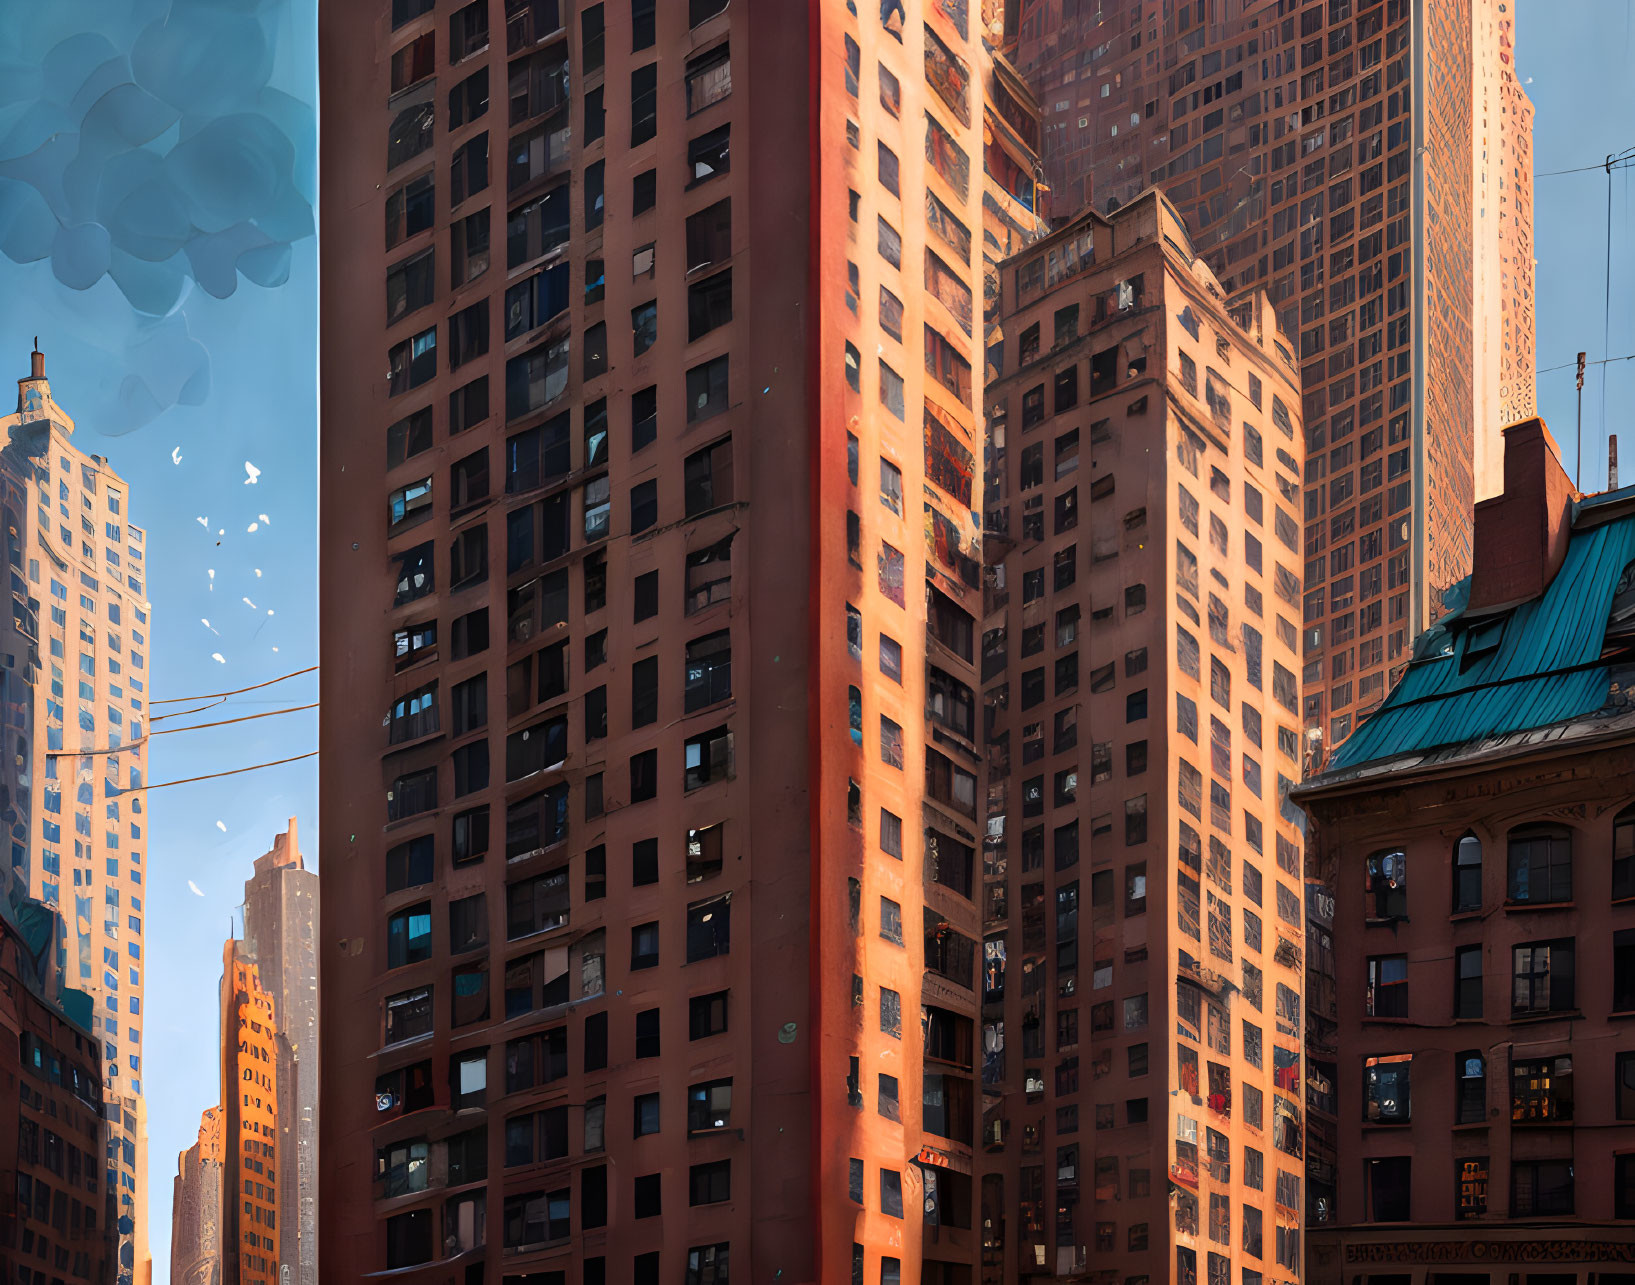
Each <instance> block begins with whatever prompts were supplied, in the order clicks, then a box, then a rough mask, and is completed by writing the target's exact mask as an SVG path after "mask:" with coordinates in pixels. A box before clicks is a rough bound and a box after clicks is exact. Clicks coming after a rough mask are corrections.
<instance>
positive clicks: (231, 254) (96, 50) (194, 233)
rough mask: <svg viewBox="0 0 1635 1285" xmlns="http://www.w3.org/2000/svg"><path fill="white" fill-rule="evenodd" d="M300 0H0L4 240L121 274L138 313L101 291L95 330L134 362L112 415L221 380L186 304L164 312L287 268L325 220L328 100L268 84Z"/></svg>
mask: <svg viewBox="0 0 1635 1285" xmlns="http://www.w3.org/2000/svg"><path fill="white" fill-rule="evenodd" d="M289 3H290V0H46V2H45V3H24V2H23V0H0V11H4V20H5V25H6V31H7V40H6V46H7V47H6V50H5V59H6V61H5V62H4V63H0V255H3V256H4V257H5V258H7V259H10V260H11V261H13V262H14V263H18V264H29V263H38V262H40V261H41V260H48V261H49V266H50V274H51V279H53V280H54V281H55V282H56V283H57V284H58V285H60V286H62V287H65V288H66V289H68V290H71V291H78V292H88V291H92V290H93V287H96V286H98V285H99V283H102V282H104V280H106V281H107V282H109V283H111V284H112V285H113V286H115V287H116V288H117V290H118V294H119V296H121V297H122V298H123V299H124V301H125V304H126V305H127V306H128V312H127V314H126V315H125V316H124V317H123V318H122V319H121V318H117V317H116V316H114V315H112V314H111V313H110V306H111V300H110V299H109V298H107V297H106V296H104V295H103V294H102V293H101V292H96V306H95V308H94V310H93V311H94V312H95V314H96V315H97V317H98V321H99V326H98V329H99V330H100V332H101V333H100V334H99V335H98V336H97V337H96V338H95V339H94V340H92V341H91V342H93V343H94V344H95V345H96V346H98V347H101V348H105V349H107V350H108V351H109V352H110V355H114V356H116V358H117V359H121V360H126V361H129V362H130V363H132V364H131V365H130V366H129V367H127V368H126V370H125V372H124V374H123V376H122V383H121V386H120V390H119V393H118V408H119V414H118V416H117V420H116V424H117V426H116V427H113V429H112V431H115V432H118V431H129V429H130V428H132V427H135V426H137V425H139V424H141V423H145V422H148V421H149V420H151V419H152V418H153V417H154V416H156V415H157V414H159V413H161V412H162V411H164V410H165V409H166V408H167V407H169V406H171V405H174V404H177V403H178V402H182V403H186V402H188V401H190V400H195V399H197V398H200V397H202V396H203V392H204V390H206V389H208V386H209V356H208V353H206V351H205V349H204V348H203V347H202V346H201V345H200V344H199V342H198V341H197V340H196V339H194V338H192V337H191V336H190V335H188V332H187V325H186V320H185V318H179V319H176V320H177V321H178V325H179V330H178V329H177V327H174V326H168V325H158V324H156V321H157V319H165V318H173V315H174V314H176V313H177V311H178V310H179V309H180V308H181V307H182V306H183V304H184V301H185V300H186V299H187V298H188V295H189V292H190V291H191V290H192V288H193V287H194V286H195V285H196V286H198V287H199V289H201V290H202V291H203V292H204V293H205V294H207V295H209V296H212V297H213V298H216V299H226V298H228V297H230V296H232V295H233V294H234V293H235V292H236V291H237V289H238V287H239V283H240V281H241V280H243V281H249V282H251V283H252V284H253V285H255V286H259V287H263V288H276V287H278V286H280V285H282V284H284V282H285V281H286V280H287V279H288V277H289V271H290V261H291V246H292V244H293V243H294V242H296V241H299V240H302V239H303V238H306V237H309V236H311V235H312V234H313V231H314V226H315V225H314V220H313V211H312V204H313V197H314V195H315V185H316V170H317V156H316V145H317V122H316V114H315V112H314V111H313V109H312V107H311V106H310V105H309V104H307V103H304V102H302V101H300V100H299V99H297V98H295V97H292V96H291V95H290V94H288V93H285V92H284V91H282V90H280V89H278V88H276V87H274V86H273V84H272V80H273V72H274V65H275V62H276V55H277V36H278V32H279V30H280V26H281V24H282V23H283V22H285V21H286V20H287V17H288V9H289ZM31 280H33V281H35V282H40V281H41V280H43V279H42V278H40V277H34V278H31ZM87 302H90V301H89V300H87ZM74 311H75V312H83V309H75V310H74ZM172 361H174V362H176V363H177V366H176V368H175V370H173V371H170V372H168V373H162V368H163V366H164V364H165V363H167V362H172Z"/></svg>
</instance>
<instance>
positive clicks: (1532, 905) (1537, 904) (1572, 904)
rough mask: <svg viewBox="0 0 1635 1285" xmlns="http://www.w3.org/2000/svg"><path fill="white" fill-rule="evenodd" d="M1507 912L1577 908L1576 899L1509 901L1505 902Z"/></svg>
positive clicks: (1522, 912)
mask: <svg viewBox="0 0 1635 1285" xmlns="http://www.w3.org/2000/svg"><path fill="white" fill-rule="evenodd" d="M1504 909H1505V913H1507V914H1509V913H1511V912H1519V913H1521V914H1526V913H1527V912H1528V911H1532V910H1577V909H1578V903H1577V902H1576V901H1507V902H1505V903H1504Z"/></svg>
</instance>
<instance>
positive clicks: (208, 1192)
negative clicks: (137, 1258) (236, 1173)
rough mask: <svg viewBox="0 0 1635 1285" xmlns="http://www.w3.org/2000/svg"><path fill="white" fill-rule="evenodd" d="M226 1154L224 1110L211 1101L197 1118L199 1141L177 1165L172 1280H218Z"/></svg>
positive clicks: (187, 1283) (209, 1283)
mask: <svg viewBox="0 0 1635 1285" xmlns="http://www.w3.org/2000/svg"><path fill="white" fill-rule="evenodd" d="M224 1159H225V1152H224V1148H223V1146H222V1109H221V1107H219V1106H214V1107H210V1108H209V1109H208V1110H206V1111H205V1113H204V1115H203V1117H202V1118H201V1119H200V1120H199V1140H198V1141H197V1142H195V1143H194V1144H193V1145H192V1146H191V1147H189V1148H188V1149H187V1150H186V1151H184V1152H182V1154H181V1156H180V1157H179V1158H178V1160H177V1164H176V1182H175V1189H174V1193H173V1204H172V1206H171V1219H170V1285H221V1256H222V1199H223V1191H224V1181H225V1180H224V1178H223V1176H222V1162H223V1160H224ZM235 1194H236V1193H235Z"/></svg>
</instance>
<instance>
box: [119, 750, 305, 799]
mask: <svg viewBox="0 0 1635 1285" xmlns="http://www.w3.org/2000/svg"><path fill="white" fill-rule="evenodd" d="M317 757H318V751H317V750H312V751H310V752H309V753H306V754H296V755H293V756H292V757H290V758H287V759H273V760H272V761H271V762H268V763H252V764H250V766H249V767H233V768H228V769H227V770H226V771H225V772H207V773H205V775H203V776H188V777H183V778H182V779H181V780H179V781H160V782H158V783H156V784H154V785H147V786H143V787H142V788H143V789H145V790H165V789H169V788H170V787H171V786H173V785H193V784H194V783H196V782H198V781H214V780H216V779H218V778H219V777H223V776H241V775H243V774H244V773H245V772H259V771H260V770H261V769H262V768H266V767H282V766H283V765H284V764H286V763H299V762H300V761H301V760H302V759H310V758H317Z"/></svg>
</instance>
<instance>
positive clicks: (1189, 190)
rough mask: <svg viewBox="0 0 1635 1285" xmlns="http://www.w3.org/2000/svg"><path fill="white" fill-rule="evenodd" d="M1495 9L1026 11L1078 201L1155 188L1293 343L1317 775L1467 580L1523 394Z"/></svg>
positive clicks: (1029, 7) (1310, 747) (1482, 5)
mask: <svg viewBox="0 0 1635 1285" xmlns="http://www.w3.org/2000/svg"><path fill="white" fill-rule="evenodd" d="M1507 8H1513V6H1507V5H1505V4H1503V3H1501V0H1422V2H1421V3H1410V0H1304V2H1302V0H1201V2H1200V3H1197V4H1184V5H1167V4H1165V5H1160V4H1157V3H1146V4H1140V5H1105V6H1093V5H1080V4H1071V3H1067V2H1066V0H1020V2H1019V8H1018V11H1017V25H1018V44H1017V53H1016V62H1017V64H1018V66H1019V67H1020V68H1021V69H1022V71H1023V72H1024V74H1026V75H1027V76H1028V77H1029V79H1030V81H1031V83H1032V84H1033V86H1034V90H1035V92H1036V93H1037V94H1038V97H1039V101H1040V104H1041V107H1042V110H1043V112H1044V130H1043V138H1044V141H1043V149H1042V150H1043V155H1044V159H1045V169H1046V176H1047V180H1048V181H1049V182H1050V183H1051V185H1052V187H1053V188H1054V189H1055V191H1056V193H1057V197H1058V200H1059V201H1061V202H1062V204H1063V206H1064V208H1075V203H1076V202H1078V201H1087V202H1093V203H1094V205H1095V208H1096V209H1098V210H1102V211H1105V210H1107V209H1110V208H1114V207H1116V206H1117V205H1119V204H1123V203H1125V202H1128V201H1129V200H1131V199H1132V198H1133V197H1134V196H1135V194H1136V193H1138V192H1140V191H1141V190H1143V189H1144V188H1145V187H1147V186H1148V185H1149V184H1163V185H1164V190H1165V192H1166V193H1167V194H1168V195H1169V197H1170V199H1171V200H1173V201H1174V203H1175V205H1176V207H1177V208H1178V209H1179V210H1180V211H1181V213H1182V215H1183V216H1184V218H1185V219H1186V222H1187V226H1188V229H1189V231H1190V232H1191V234H1192V237H1193V243H1194V244H1195V245H1196V246H1198V248H1199V252H1200V253H1201V254H1202V255H1203V256H1204V257H1205V258H1206V259H1207V260H1208V262H1209V263H1210V265H1211V267H1212V268H1214V270H1215V272H1216V275H1217V276H1218V277H1219V278H1220V281H1221V284H1222V288H1223V289H1224V290H1225V291H1226V292H1227V294H1228V295H1236V294H1237V293H1238V292H1240V291H1243V290H1245V289H1247V288H1250V287H1252V286H1253V287H1261V288H1264V289H1265V290H1266V291H1267V292H1268V293H1269V294H1270V296H1271V299H1272V302H1273V304H1274V305H1275V306H1276V307H1277V309H1278V316H1279V320H1280V323H1281V327H1282V330H1283V332H1284V333H1285V334H1286V335H1288V336H1289V337H1290V340H1291V343H1292V342H1293V341H1294V340H1295V339H1296V337H1298V355H1299V361H1300V374H1301V385H1302V389H1303V402H1304V411H1305V423H1306V433H1307V436H1308V438H1309V442H1308V447H1307V468H1308V472H1307V476H1306V477H1305V478H1303V479H1302V482H1303V485H1304V488H1305V495H1304V500H1303V513H1302V521H1303V523H1304V526H1305V531H1304V549H1303V560H1304V564H1305V566H1304V571H1305V576H1304V581H1305V594H1306V601H1305V604H1304V607H1303V611H1302V615H1303V617H1304V618H1303V621H1302V624H1303V626H1304V635H1303V638H1302V643H1301V659H1302V669H1303V673H1304V676H1305V684H1304V690H1305V697H1304V700H1305V709H1304V710H1303V716H1302V723H1303V732H1304V736H1305V741H1304V744H1305V748H1306V751H1307V754H1306V757H1307V765H1308V767H1309V768H1310V769H1312V770H1316V769H1317V768H1319V767H1320V766H1321V765H1322V763H1323V762H1324V761H1325V759H1326V756H1327V754H1328V753H1329V752H1330V751H1331V750H1332V749H1333V748H1334V747H1335V746H1337V745H1338V744H1340V743H1341V742H1343V741H1344V740H1345V739H1346V737H1348V736H1349V735H1350V734H1351V732H1352V730H1353V729H1354V727H1355V726H1356V724H1357V723H1358V722H1359V721H1360V720H1361V719H1362V718H1363V717H1365V716H1366V715H1367V714H1368V713H1369V712H1370V711H1372V710H1373V709H1375V708H1377V706H1378V705H1379V703H1380V700H1381V699H1382V698H1383V697H1384V695H1385V691H1386V687H1387V686H1388V683H1389V678H1390V675H1392V674H1394V673H1398V672H1400V670H1401V667H1402V666H1403V665H1404V664H1405V663H1406V661H1407V658H1408V643H1409V640H1410V639H1412V638H1413V637H1414V636H1415V635H1416V634H1417V633H1418V632H1419V631H1420V630H1421V629H1423V628H1426V627H1427V626H1429V625H1430V624H1432V623H1434V622H1435V620H1436V619H1437V618H1438V616H1439V615H1440V613H1441V612H1442V610H1443V595H1444V593H1445V592H1446V590H1447V589H1448V588H1449V587H1450V586H1451V585H1453V584H1454V583H1455V582H1457V581H1458V580H1459V579H1460V577H1462V576H1463V575H1465V574H1466V572H1468V571H1469V569H1470V529H1471V509H1472V505H1473V503H1474V501H1475V499H1477V498H1480V497H1481V496H1482V495H1484V494H1487V493H1489V492H1490V491H1491V489H1492V487H1493V486H1494V485H1496V481H1495V478H1496V473H1495V471H1494V470H1495V467H1496V466H1495V464H1494V461H1496V460H1497V458H1498V455H1497V451H1498V445H1497V444H1498V441H1499V438H1498V433H1499V429H1500V427H1501V426H1502V424H1503V422H1504V420H1505V418H1506V417H1507V416H1508V415H1509V414H1510V413H1511V412H1512V411H1513V410H1514V409H1515V408H1517V407H1522V406H1525V404H1526V401H1527V399H1528V398H1529V397H1530V396H1531V389H1532V383H1533V355H1532V351H1533V339H1532V298H1531V295H1532V278H1531V273H1532V259H1531V251H1530V247H1526V246H1524V244H1523V243H1524V242H1527V241H1530V239H1531V218H1530V213H1526V214H1524V211H1527V212H1530V209H1531V200H1532V196H1531V193H1532V169H1531V161H1530V143H1529V141H1528V125H1529V123H1530V120H1531V108H1530V107H1529V106H1524V104H1525V95H1524V94H1523V92H1522V91H1521V89H1520V87H1519V86H1517V85H1516V84H1515V82H1514V77H1513V74H1512V76H1511V78H1510V81H1509V82H1508V84H1505V82H1504V81H1503V78H1502V76H1501V75H1500V74H1499V73H1498V70H1497V69H1498V68H1500V67H1503V66H1504V64H1503V63H1502V62H1500V61H1498V60H1497V59H1496V58H1494V57H1493V56H1492V54H1493V51H1495V50H1501V49H1502V47H1503V45H1504V44H1505V42H1507V41H1508V40H1509V38H1510V34H1511V32H1512V30H1513V28H1512V27H1510V26H1508V25H1506V24H1507V22H1508V20H1509V19H1511V18H1513V15H1512V14H1509V13H1506V12H1505V10H1506V9H1507ZM1505 52H1508V51H1507V50H1506V51H1505ZM1511 71H1512V73H1513V67H1512V68H1511ZM1490 73H1492V78H1493V80H1494V84H1493V85H1489V86H1488V87H1487V88H1486V89H1484V84H1485V83H1486V82H1487V81H1488V79H1489V75H1490ZM1484 102H1485V103H1486V104H1487V105H1486V106H1484V105H1483V103H1484ZM1501 201H1502V202H1507V204H1503V203H1501ZM1484 211H1486V212H1485V213H1484ZM1506 211H1508V212H1509V217H1510V221H1509V222H1508V224H1507V223H1506V222H1505V220H1504V219H1503V217H1501V216H1502V215H1504V214H1505V212H1506ZM1489 222H1491V223H1493V224H1494V226H1493V227H1492V230H1491V231H1485V230H1484V227H1483V225H1484V224H1486V223H1489ZM1524 226H1525V229H1526V230H1525V232H1524V230H1523V229H1524ZM1507 247H1509V248H1507ZM1507 258H1508V259H1509V260H1510V262H1509V263H1508V264H1507V263H1506V259H1507ZM1522 260H1525V267H1524V265H1523V263H1522V262H1521V261H1522ZM1486 318H1499V319H1500V322H1499V325H1500V331H1499V333H1497V334H1492V335H1487V338H1486V347H1485V348H1484V346H1483V334H1484V333H1485V332H1486V329H1487V327H1486V325H1485V324H1484V319H1486ZM1507 318H1508V321H1507V320H1506V319H1507ZM1507 326H1508V328H1509V330H1510V341H1509V342H1510V347H1509V348H1508V349H1506V348H1505V347H1504V346H1503V344H1504V335H1503V331H1504V328H1505V327H1507ZM1484 354H1485V355H1484ZM1495 357H1497V358H1500V360H1494V358H1495ZM1504 358H1508V364H1507V363H1506V361H1505V360H1504ZM1506 389H1508V390H1509V391H1508V393H1506V392H1505V390H1506ZM1478 416H1480V417H1478Z"/></svg>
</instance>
